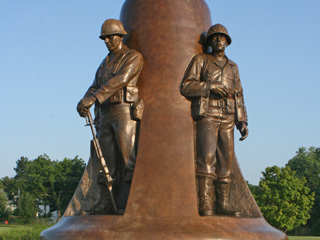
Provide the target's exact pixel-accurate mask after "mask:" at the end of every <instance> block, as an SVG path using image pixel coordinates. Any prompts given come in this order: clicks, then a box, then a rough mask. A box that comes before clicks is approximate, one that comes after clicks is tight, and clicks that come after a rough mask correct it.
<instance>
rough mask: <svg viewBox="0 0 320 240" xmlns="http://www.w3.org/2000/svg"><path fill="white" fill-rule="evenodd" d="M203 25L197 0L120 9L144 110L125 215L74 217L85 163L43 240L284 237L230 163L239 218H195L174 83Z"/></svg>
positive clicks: (185, 106)
mask: <svg viewBox="0 0 320 240" xmlns="http://www.w3.org/2000/svg"><path fill="white" fill-rule="evenodd" d="M210 19H211V16H210V12H209V9H208V7H207V5H206V3H205V2H204V1H203V0H188V1H186V0H161V1H160V0H127V1H126V2H125V3H124V6H123V8H122V11H121V21H122V22H123V24H124V27H125V29H126V31H127V32H128V35H127V36H126V37H125V38H124V42H125V43H126V44H127V45H128V46H129V47H130V48H133V49H136V50H138V51H139V52H141V54H142V56H143V57H144V60H145V64H144V69H143V71H142V74H141V76H140V79H139V81H138V87H139V90H140V95H141V98H142V99H144V101H145V110H144V116H143V119H142V121H141V130H140V136H139V146H138V156H137V163H136V168H135V173H134V177H133V181H132V186H131V191H130V195H129V199H128V203H127V207H126V211H125V214H124V215H123V216H111V215H101V216H97V215H95V216H74V215H76V214H77V212H76V211H77V209H79V208H77V206H78V207H79V206H81V204H82V202H83V201H85V200H86V201H88V198H86V197H87V196H88V195H89V193H90V189H91V188H94V186H93V185H92V184H91V179H92V178H93V175H90V173H92V172H91V169H90V162H89V164H88V168H87V170H86V171H85V174H84V177H83V179H82V181H81V183H80V184H79V187H78V189H77V191H76V193H75V196H74V199H73V202H71V204H70V205H69V207H68V209H67V211H66V213H65V215H64V217H63V218H62V219H61V220H60V222H59V223H58V224H57V225H55V226H54V227H52V228H50V229H48V230H46V231H44V232H43V233H42V237H43V239H50V240H53V239H79V240H81V239H140V240H141V239H148V240H149V239H155V240H157V239H211V240H214V239H216V240H218V239H220V240H226V239H239V240H240V239H243V240H244V239H246V240H255V239H259V240H272V239H274V240H285V239H287V237H286V236H285V234H283V233H281V232H280V231H278V230H276V229H274V228H272V227H271V226H270V225H269V224H268V223H267V222H266V221H265V220H264V219H263V218H262V217H261V214H260V212H259V209H258V207H257V206H256V204H255V202H254V200H253V198H252V196H251V194H250V191H249V190H248V188H247V186H246V183H245V181H244V179H243V177H242V175H241V172H240V169H239V167H238V163H237V160H236V158H235V159H234V161H233V165H232V171H233V174H232V182H233V183H237V184H232V185H231V191H232V192H233V193H234V194H232V195H231V196H230V203H231V204H232V205H234V206H237V207H239V208H240V209H241V211H242V215H243V216H246V217H241V218H233V217H200V216H199V214H198V207H197V205H198V199H197V188H196V176H195V161H194V159H195V155H194V151H195V148H194V123H193V120H192V118H191V113H190V103H189V101H188V100H186V99H185V98H184V97H183V96H181V95H180V83H181V80H182V78H183V74H184V71H185V67H186V66H187V64H188V62H189V61H190V60H191V58H192V57H193V56H194V55H195V54H197V53H200V52H201V51H202V48H203V46H202V45H201V44H200V43H199V40H200V39H201V33H202V32H205V31H206V30H207V29H208V28H209V27H210V25H211V20H210ZM92 166H93V167H92V168H94V164H93V165H92ZM92 182H94V181H92ZM84 193H85V194H84ZM88 204H89V202H88Z"/></svg>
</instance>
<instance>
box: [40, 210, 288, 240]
mask: <svg viewBox="0 0 320 240" xmlns="http://www.w3.org/2000/svg"><path fill="white" fill-rule="evenodd" d="M41 239H43V240H49V239H50V240H58V239H59V240H61V239H64V240H69V239H70V240H74V239H77V240H82V239H85V240H88V239H132V240H134V239H139V240H143V239H146V240H150V239H152V240H157V239H159V240H160V239H161V240H163V239H166V240H170V239H190V240H191V239H197V240H204V239H205V240H240V239H241V240H258V239H259V240H270V239H273V240H287V239H288V238H287V236H286V235H285V234H284V233H282V232H280V231H278V230H276V229H274V228H273V227H271V226H270V225H269V224H268V223H267V222H266V221H265V220H264V219H263V218H233V217H200V216H199V217H196V218H183V219H171V218H170V219H168V218H157V219H155V218H147V217H146V218H131V217H130V218H128V217H126V216H125V215H124V216H111V215H100V216H97V215H95V216H72V217H63V218H62V219H61V220H60V221H59V223H58V224H56V225H55V226H53V227H51V228H49V229H47V230H45V231H43V232H42V234H41Z"/></svg>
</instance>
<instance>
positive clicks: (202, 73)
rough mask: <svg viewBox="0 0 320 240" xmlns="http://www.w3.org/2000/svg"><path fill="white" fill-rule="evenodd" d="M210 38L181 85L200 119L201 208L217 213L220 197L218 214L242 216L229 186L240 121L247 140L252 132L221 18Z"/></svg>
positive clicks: (192, 108)
mask: <svg viewBox="0 0 320 240" xmlns="http://www.w3.org/2000/svg"><path fill="white" fill-rule="evenodd" d="M206 44H207V45H208V46H211V47H212V52H211V53H200V54H197V55H196V56H195V57H194V58H193V59H192V60H191V62H190V64H189V66H188V68H187V70H186V73H185V76H184V78H183V81H182V84H181V88H180V90H181V94H182V95H183V96H185V97H187V98H188V99H190V100H191V102H192V103H191V114H192V117H193V119H194V120H195V122H196V123H195V124H196V163H197V170H196V172H197V178H198V192H199V213H200V215H202V216H213V215H214V202H216V213H217V214H221V215H229V216H236V217H239V216H240V212H239V211H236V210H233V209H232V208H231V206H230V205H229V190H230V183H231V166H232V161H233V159H234V127H235V125H236V126H237V129H238V130H239V131H240V133H241V135H242V137H241V139H240V140H241V141H242V140H244V139H245V138H246V137H247V136H248V127H247V125H248V120H247V114H246V108H245V105H244V100H243V90H242V86H241V82H240V77H239V71H238V66H237V65H236V64H235V63H234V62H233V61H232V60H230V59H229V58H228V57H227V56H226V55H225V49H226V47H227V46H228V45H230V44H231V37H230V36H229V33H228V31H227V29H226V28H225V27H224V26H223V25H221V24H216V25H214V26H212V27H210V29H209V30H208V34H207V37H206ZM231 194H232V193H231ZM215 198H216V201H215Z"/></svg>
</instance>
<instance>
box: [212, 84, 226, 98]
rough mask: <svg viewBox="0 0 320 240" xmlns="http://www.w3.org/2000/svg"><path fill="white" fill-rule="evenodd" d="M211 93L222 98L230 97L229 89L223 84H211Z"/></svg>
mask: <svg viewBox="0 0 320 240" xmlns="http://www.w3.org/2000/svg"><path fill="white" fill-rule="evenodd" d="M210 91H211V92H213V93H214V94H216V95H218V96H220V97H227V96H228V89H227V88H226V87H225V86H224V85H223V84H222V83H210Z"/></svg>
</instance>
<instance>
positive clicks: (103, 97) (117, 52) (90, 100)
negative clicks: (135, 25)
mask: <svg viewBox="0 0 320 240" xmlns="http://www.w3.org/2000/svg"><path fill="white" fill-rule="evenodd" d="M126 34H127V32H126V31H125V30H124V27H123V25H122V23H121V22H120V21H119V20H115V19H108V20H106V21H105V22H104V23H103V25H102V28H101V35H100V38H101V39H102V40H103V41H104V42H105V44H106V46H107V48H108V50H109V54H108V56H107V57H106V58H105V59H104V60H103V61H102V63H101V64H100V66H99V68H98V70H97V72H96V75H95V79H94V81H93V83H92V85H91V86H90V87H89V89H88V91H87V92H86V94H85V95H84V97H83V98H82V99H81V100H80V102H79V103H78V106H77V111H78V112H79V114H80V116H81V117H86V116H87V115H88V111H89V109H90V107H91V106H92V105H93V104H95V120H94V122H95V126H96V130H97V138H98V140H99V143H100V146H101V150H102V153H103V156H104V158H105V160H106V163H107V166H108V168H109V171H110V175H111V177H112V182H113V185H114V188H113V189H114V190H113V193H114V195H115V199H117V188H118V186H119V183H121V182H123V181H125V182H127V183H129V184H130V182H131V180H132V176H133V171H134V168H135V163H136V150H137V149H136V148H137V143H136V131H137V120H139V119H140V118H141V114H140V113H141V112H140V111H141V109H139V108H141V103H142V102H141V100H139V99H138V88H137V86H136V83H137V80H138V78H139V75H140V73H141V70H142V67H143V58H142V56H141V54H140V53H139V52H137V51H135V50H133V49H129V48H128V47H127V46H125V45H124V44H123V42H122V40H123V36H124V35H126ZM122 201H123V200H122ZM125 202H126V200H125ZM119 205H120V206H119ZM119 205H118V207H119V209H120V210H121V209H123V207H121V205H124V206H125V204H121V203H120V204H119Z"/></svg>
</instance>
